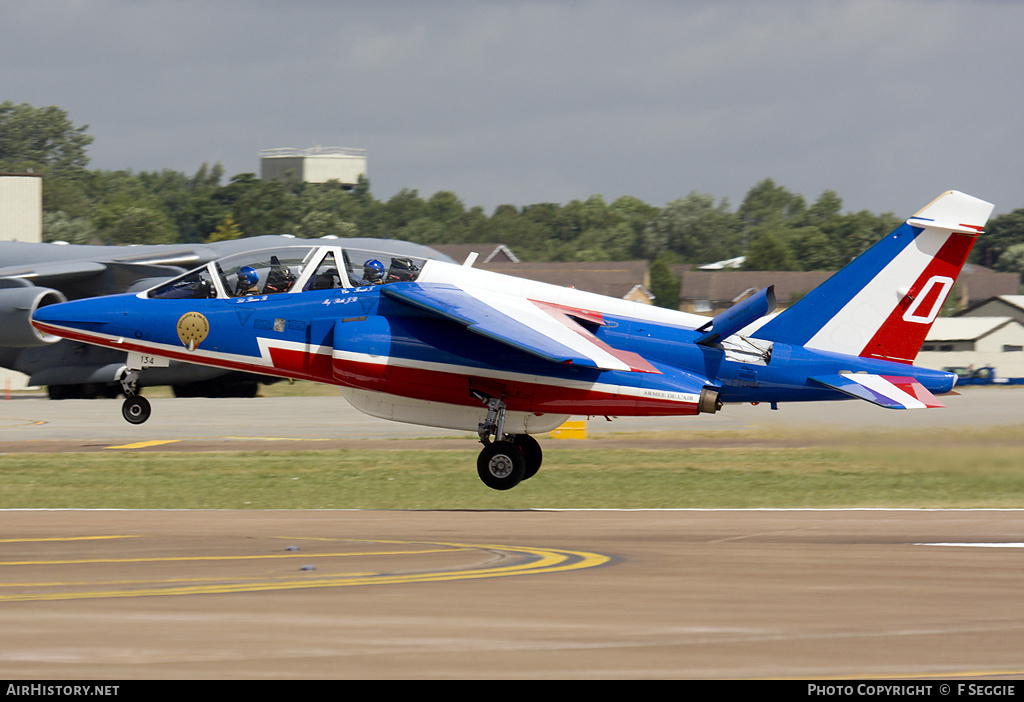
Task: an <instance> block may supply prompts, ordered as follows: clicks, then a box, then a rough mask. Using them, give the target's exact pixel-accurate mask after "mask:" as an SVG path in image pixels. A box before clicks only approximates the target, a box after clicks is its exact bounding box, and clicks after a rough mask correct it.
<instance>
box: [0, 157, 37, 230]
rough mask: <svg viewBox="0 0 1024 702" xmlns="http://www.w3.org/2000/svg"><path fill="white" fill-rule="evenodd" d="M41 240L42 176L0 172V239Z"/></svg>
mask: <svg viewBox="0 0 1024 702" xmlns="http://www.w3.org/2000/svg"><path fill="white" fill-rule="evenodd" d="M42 240H43V177H42V176H41V175H38V174H34V173H0V241H28V242H32V243H36V244H38V243H40V242H41V241H42Z"/></svg>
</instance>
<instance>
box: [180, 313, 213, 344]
mask: <svg viewBox="0 0 1024 702" xmlns="http://www.w3.org/2000/svg"><path fill="white" fill-rule="evenodd" d="M209 333H210V322H209V321H208V320H207V319H206V317H204V316H203V315H201V314H199V313H198V312H186V313H185V314H183V315H181V318H180V319H179V320H178V338H179V339H181V343H183V344H184V345H185V348H187V349H188V350H189V351H194V350H195V348H196V347H197V346H199V344H200V343H202V341H203V339H205V338H206V336H207V334H209Z"/></svg>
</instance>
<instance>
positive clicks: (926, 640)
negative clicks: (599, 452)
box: [0, 389, 1024, 681]
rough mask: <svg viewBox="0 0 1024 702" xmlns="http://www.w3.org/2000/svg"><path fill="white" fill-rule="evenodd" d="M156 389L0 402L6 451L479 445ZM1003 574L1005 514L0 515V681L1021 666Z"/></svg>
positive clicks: (757, 411) (986, 418)
mask: <svg viewBox="0 0 1024 702" xmlns="http://www.w3.org/2000/svg"><path fill="white" fill-rule="evenodd" d="M1020 399H1024V391H1020V390H1010V389H988V390H970V391H965V393H964V394H963V395H961V396H960V397H954V398H949V402H948V404H949V407H948V408H947V409H945V410H928V411H920V412H902V413H892V412H886V411H885V410H881V409H879V408H875V407H872V406H869V405H867V404H866V403H842V408H841V409H842V411H841V412H840V411H838V410H839V409H840V408H838V407H829V406H827V405H815V406H813V407H812V406H804V407H801V406H792V407H786V406H783V407H782V408H781V409H780V410H778V411H775V412H773V411H771V410H769V409H768V408H767V407H762V406H759V407H735V408H726V411H724V412H722V413H719V414H717V415H713V416H704V417H698V418H689V419H675V420H650V421H647V422H643V421H640V420H628V421H627V420H621V421H614V422H605V420H604V419H601V420H592V421H591V422H590V423H589V424H588V432H589V433H599V432H607V431H617V432H626V435H627V436H628V435H629V432H633V431H642V430H652V431H655V432H657V431H661V430H664V429H671V430H673V431H676V430H679V431H685V430H687V428H688V427H692V428H694V429H701V430H712V431H720V432H721V436H723V437H726V436H727V435H728V434H729V431H730V430H731V429H737V428H763V427H769V428H770V427H771V426H788V425H792V426H804V427H806V426H821V427H873V426H878V427H885V428H886V429H888V430H892V429H894V428H895V429H896V430H900V429H901V428H905V429H906V430H907V431H913V430H914V429H915V428H918V427H925V426H927V427H935V426H939V427H942V426H958V425H962V424H965V423H969V424H973V425H983V426H1000V425H1014V426H1019V425H1020V424H1021V423H1022V421H1024V412H1022V411H1021V409H1020V407H1021V405H1020ZM153 410H154V413H153V418H152V419H151V420H150V421H149V422H147V423H146V424H144V425H141V426H137V427H136V426H131V425H127V424H125V423H124V421H123V420H122V419H121V417H120V410H119V403H118V402H117V401H63V402H50V401H45V400H39V399H16V400H11V401H10V402H4V403H2V404H0V453H4V452H9V451H12V450H18V451H26V450H32V451H42V452H45V451H51V450H62V451H63V450H92V449H93V448H95V447H103V446H112V445H130V444H140V446H139V448H138V449H137V450H168V449H169V448H171V447H174V446H180V447H181V450H205V449H204V448H203V447H204V446H205V447H207V448H215V449H218V450H222V449H224V448H242V447H244V446H246V445H247V444H251V443H252V442H253V441H256V440H259V441H261V442H263V444H266V445H272V446H274V447H277V448H280V449H281V450H288V446H291V447H294V446H296V445H302V446H303V447H304V448H310V447H311V446H313V445H315V446H317V447H319V446H321V445H323V446H324V447H327V446H328V445H330V444H331V442H337V441H345V442H369V443H371V444H374V445H381V444H391V443H392V442H397V443H402V442H404V441H406V440H411V439H413V438H414V437H433V439H435V440H437V441H453V442H461V444H464V445H466V448H467V450H472V451H475V450H476V446H475V444H474V443H473V442H472V440H471V439H470V440H467V439H465V438H452V439H449V438H447V437H454V436H456V434H454V433H453V432H449V431H440V432H436V431H434V430H430V429H423V428H418V427H407V426H403V425H394V424H391V423H385V422H377V421H376V420H372V419H370V418H364V417H362V416H361V415H358V414H352V412H353V411H352V410H350V409H349V408H348V407H347V406H346V405H345V403H344V401H343V400H342V399H341V398H337V399H335V398H296V399H269V398H267V399H262V398H256V399H253V400H179V399H167V400H155V401H154V402H153ZM730 410H732V411H730ZM705 420H706V421H705ZM904 422H905V424H902V423H904ZM772 423H776V424H774V425H773V424H772ZM791 423H793V424H791ZM419 440H420V441H422V440H423V439H422V438H420V439H419ZM157 441H160V442H163V441H166V442H170V443H166V444H149V445H141V444H146V442H157ZM314 442H315V443H314ZM583 443H587V442H583ZM218 447H219V448H218ZM261 447H263V445H262V444H261ZM0 460H2V458H0ZM1022 572H1024V511H1021V510H953V511H922V510H851V511H843V510H738V511H730V510H722V511H718V510H714V511H702V510H682V511H632V512H618V511H579V512H574V511H557V510H546V511H514V512H508V511H460V512H445V511H239V512H235V511H200V512H194V511H131V510H128V511H77V510H67V511H41V510H18V511H6V512H0V631H2V632H3V636H0V677H3V678H6V679H8V680H25V681H33V680H57V679H76V680H83V679H87V680H104V679H105V680H130V679H183V680H196V679H314V678H332V679H364V678H375V679H399V678H420V679H429V678H442V679H464V678H488V679H496V678H528V679H565V678H571V679H623V678H625V679H645V678H648V679H649V678H659V679H682V678H758V679H763V678H798V679H814V680H827V679H833V678H844V679H850V678H872V679H879V678H901V679H911V680H921V679H936V680H963V679H967V678H989V679H993V678H995V679H999V678H1012V679H1021V678H1024V647H1021V645H1020V642H1021V640H1022V637H1024V608H1022V607H1021V606H1020V576H1021V573H1022Z"/></svg>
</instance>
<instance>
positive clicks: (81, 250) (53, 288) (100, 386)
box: [0, 236, 451, 399]
mask: <svg viewBox="0 0 1024 702" xmlns="http://www.w3.org/2000/svg"><path fill="white" fill-rule="evenodd" d="M304 241H307V240H303V239H295V238H293V237H287V236H260V237H252V238H248V239H236V240H232V241H221V242H215V243H210V244H182V245H153V246H78V245H63V244H33V243H26V242H18V241H0V367H3V368H8V369H10V370H14V371H18V372H20V373H25V374H26V375H28V376H29V383H30V384H31V385H45V386H47V389H48V392H49V395H50V397H51V398H54V399H64V398H81V397H114V396H116V395H117V394H118V393H120V392H121V385H120V383H118V382H117V378H118V375H119V373H120V371H121V369H122V368H123V367H124V365H125V358H126V353H125V352H123V351H116V350H112V349H104V348H100V347H97V346H90V345H87V344H83V343H80V342H77V341H69V340H66V339H60V338H58V337H55V336H50V335H47V334H43V333H41V332H39V331H37V330H36V329H34V328H33V327H32V325H31V324H30V322H29V320H30V319H31V318H32V313H33V312H34V311H35V310H36V309H38V308H40V307H45V306H47V305H51V304H54V303H58V302H64V301H66V300H77V299H82V298H87V297H96V296H100V295H111V294H116V293H124V292H134V291H140V290H145V289H148V288H151V287H153V286H154V285H158V284H159V283H160V282H162V281H165V280H170V279H171V278H175V277H177V276H179V275H181V274H182V273H184V272H185V271H188V270H191V269H193V268H195V267H197V266H202V265H204V264H206V263H208V262H209V261H213V260H215V259H218V258H223V257H224V256H229V255H232V254H236V253H243V252H246V251H253V250H257V249H265V248H268V247H276V246H282V245H294V244H297V243H302V242H304ZM316 243H328V242H324V241H320V240H316ZM337 243H338V244H339V245H343V246H347V247H355V248H359V249H369V250H373V251H385V252H388V253H392V254H395V255H400V256H413V257H417V258H428V259H439V260H442V261H447V262H451V259H450V258H449V257H448V256H445V255H444V254H441V253H439V252H437V251H435V250H433V249H431V248H428V247H426V246H421V245H419V244H413V243H411V242H406V241H397V240H393V239H372V238H350V239H339V240H337ZM145 380H146V385H171V386H172V387H173V388H174V392H175V394H176V395H178V396H189V395H202V396H207V397H209V396H243V397H244V396H251V395H252V394H254V393H255V391H256V387H257V384H258V383H259V382H261V381H265V382H275V381H276V380H277V379H276V378H270V377H265V376H260V375H255V374H252V373H245V372H239V371H225V370H222V369H217V368H210V367H204V366H199V365H194V364H189V363H181V362H172V363H171V365H170V366H168V367H166V368H155V369H152V373H148V374H147V375H146V379H145Z"/></svg>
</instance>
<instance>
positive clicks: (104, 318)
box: [32, 299, 114, 331]
mask: <svg viewBox="0 0 1024 702" xmlns="http://www.w3.org/2000/svg"><path fill="white" fill-rule="evenodd" d="M113 318H114V317H113V314H112V313H111V311H110V310H104V309H100V308H99V307H98V306H97V305H96V303H95V300H93V299H87V300H75V301H73V302H61V303H59V304H55V305H47V306H46V307H40V308H38V309H36V310H35V311H34V312H33V313H32V324H33V325H36V326H37V327H38V325H39V324H44V325H47V326H49V327H55V328H59V329H80V330H93V329H96V328H98V327H99V326H102V325H104V324H108V323H110V322H111V321H112V320H113ZM47 331H49V330H47Z"/></svg>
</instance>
